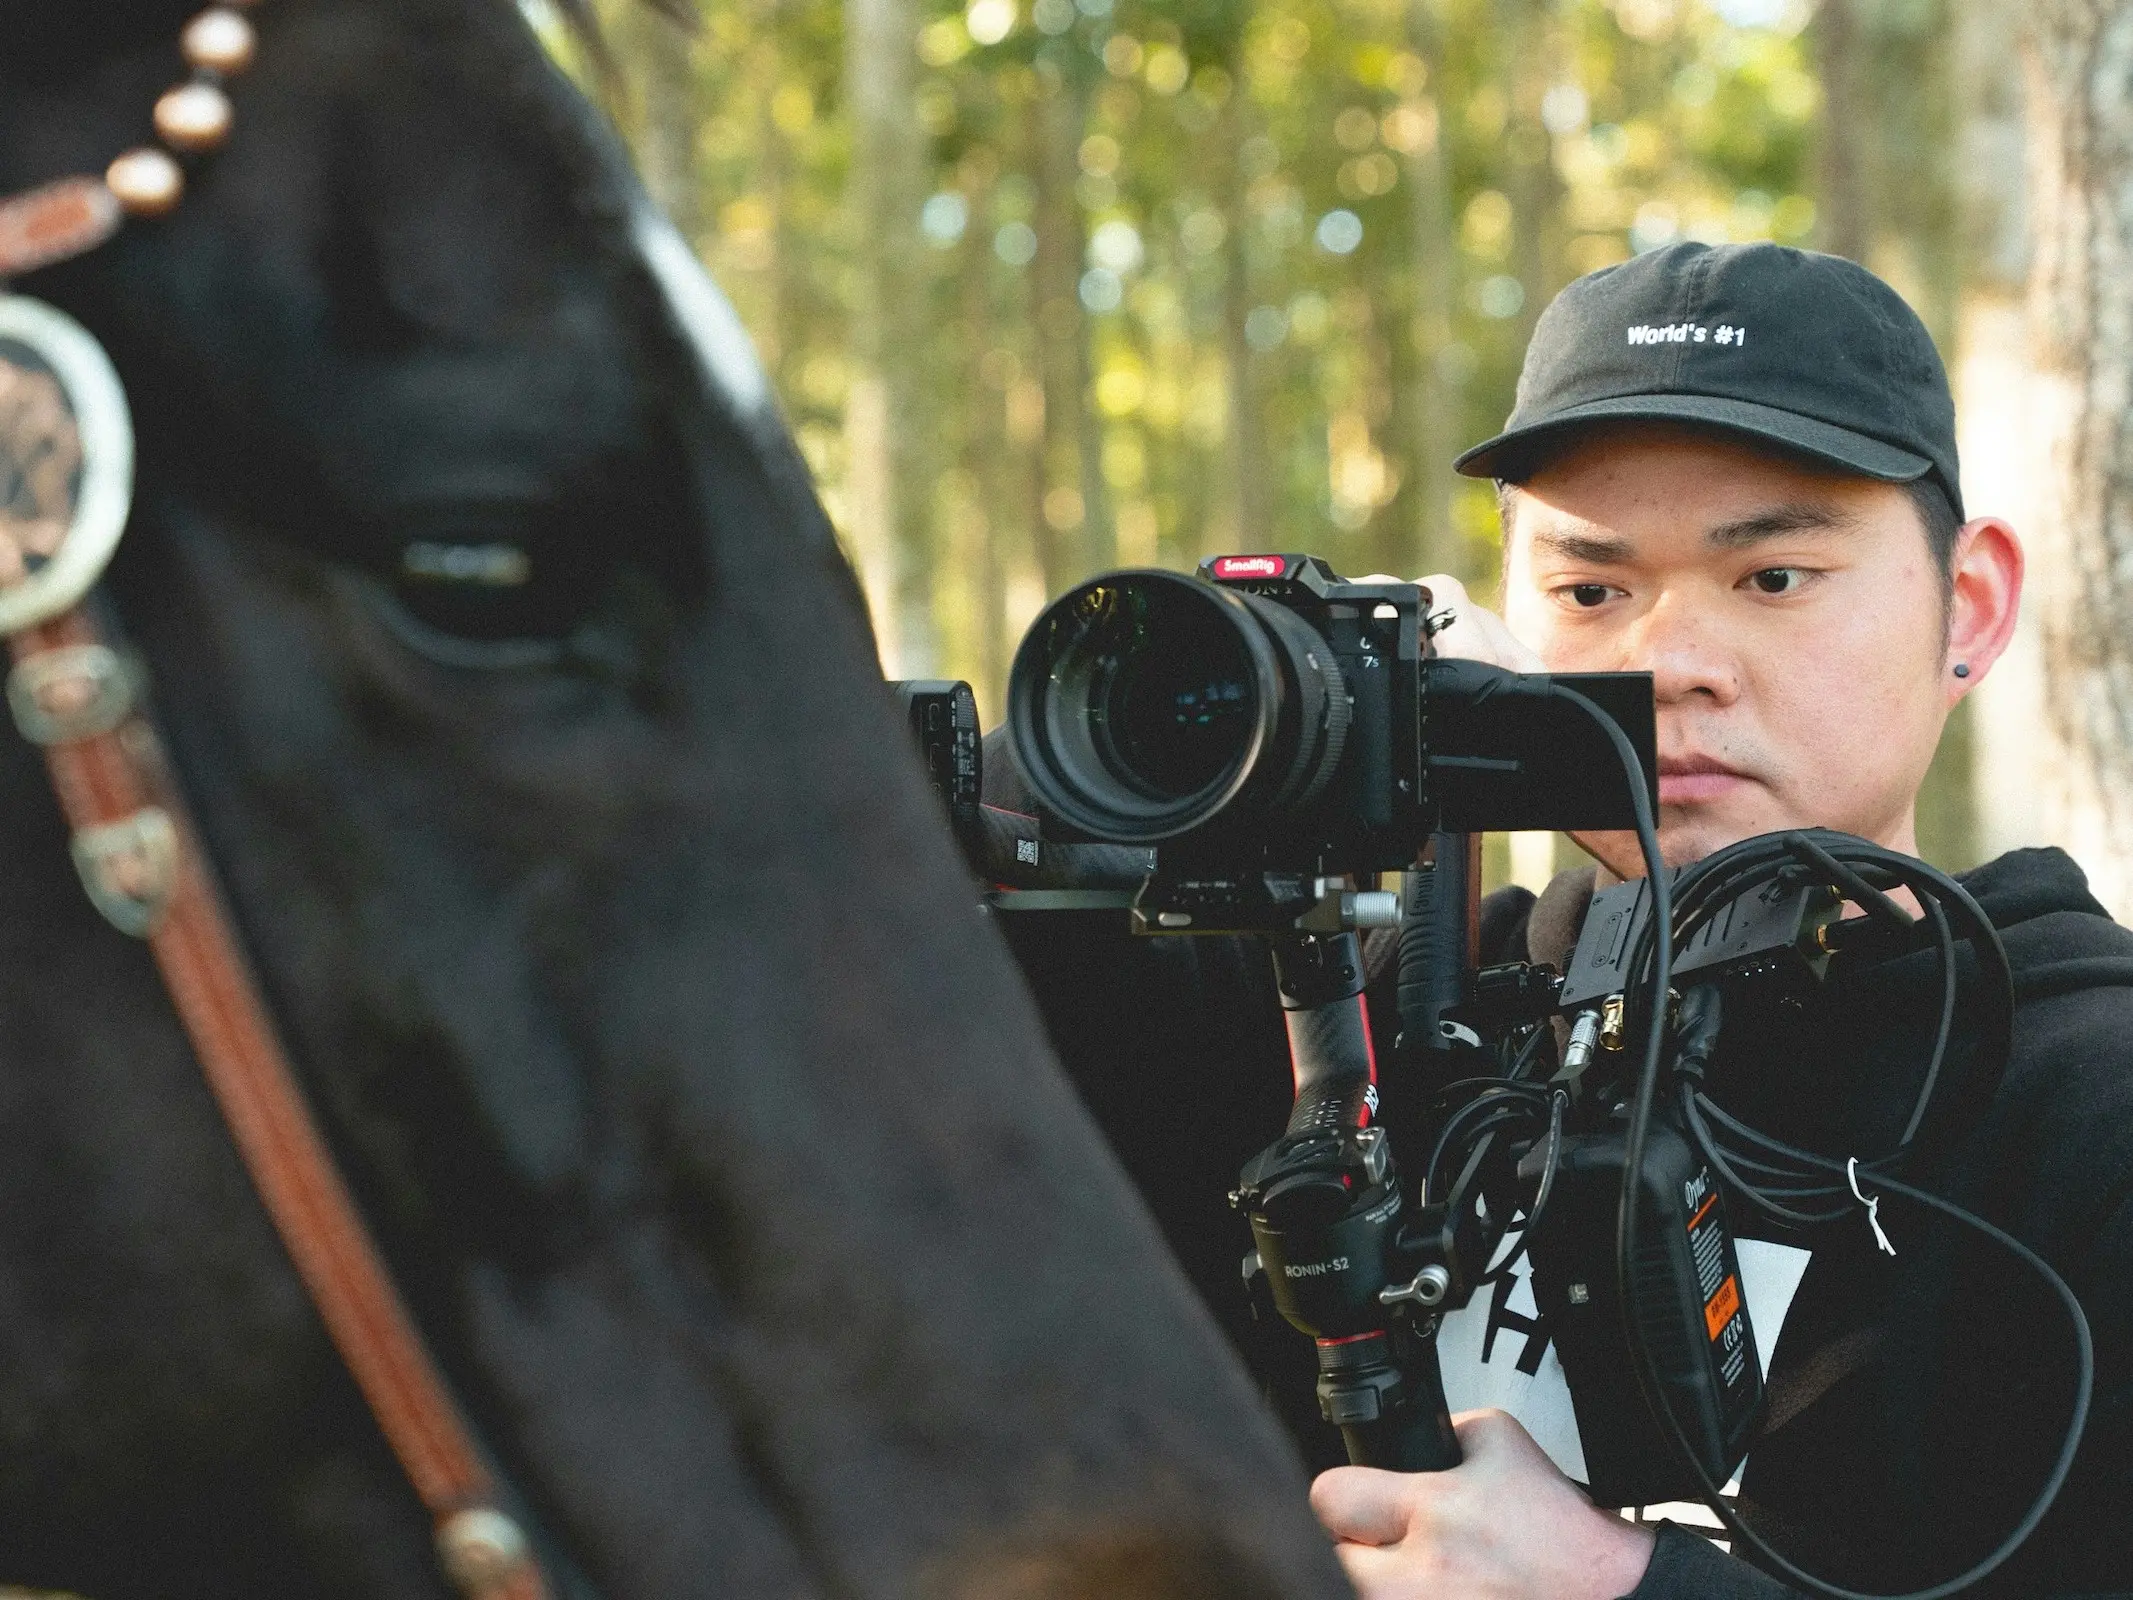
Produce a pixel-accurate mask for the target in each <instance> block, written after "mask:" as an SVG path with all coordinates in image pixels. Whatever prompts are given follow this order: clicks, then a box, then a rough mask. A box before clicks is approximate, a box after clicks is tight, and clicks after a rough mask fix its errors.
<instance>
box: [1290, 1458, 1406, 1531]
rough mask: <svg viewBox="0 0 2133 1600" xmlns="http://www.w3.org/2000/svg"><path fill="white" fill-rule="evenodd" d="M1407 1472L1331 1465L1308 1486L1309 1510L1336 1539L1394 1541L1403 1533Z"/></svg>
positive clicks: (1404, 1527)
mask: <svg viewBox="0 0 2133 1600" xmlns="http://www.w3.org/2000/svg"><path fill="white" fill-rule="evenodd" d="M1407 1483H1408V1475H1406V1474H1404V1473H1397V1472H1380V1471H1379V1470H1378V1469H1377V1468H1375V1467H1335V1468H1334V1469H1333V1470H1332V1471H1330V1472H1321V1473H1320V1474H1319V1475H1318V1479H1317V1481H1316V1482H1314V1483H1313V1484H1312V1485H1311V1509H1312V1511H1314V1512H1315V1513H1317V1516H1318V1520H1319V1524H1320V1526H1322V1527H1323V1528H1324V1529H1325V1530H1326V1532H1328V1533H1330V1534H1332V1535H1333V1537H1334V1538H1336V1539H1345V1540H1348V1541H1350V1542H1352V1543H1355V1544H1398V1543H1399V1542H1400V1540H1401V1539H1402V1538H1404V1537H1405V1536H1406V1533H1407V1519H1408V1503H1407V1493H1408V1490H1407Z"/></svg>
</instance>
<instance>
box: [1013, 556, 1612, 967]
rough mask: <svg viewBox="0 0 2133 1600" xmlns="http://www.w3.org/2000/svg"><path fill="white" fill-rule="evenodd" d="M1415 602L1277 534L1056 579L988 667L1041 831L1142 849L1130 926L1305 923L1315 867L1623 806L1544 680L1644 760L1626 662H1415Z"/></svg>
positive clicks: (1422, 643) (1401, 856) (1604, 821)
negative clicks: (1236, 547) (1254, 549)
mask: <svg viewBox="0 0 2133 1600" xmlns="http://www.w3.org/2000/svg"><path fill="white" fill-rule="evenodd" d="M1431 604H1432V601H1431V596H1430V594H1429V591H1428V590H1427V589H1425V588H1423V587H1421V586H1420V585H1417V584H1411V583H1350V582H1347V581H1345V580H1344V579H1342V578H1341V577H1340V576H1339V575H1338V574H1337V573H1336V572H1334V570H1333V569H1332V568H1331V567H1330V566H1328V565H1327V564H1326V562H1324V561H1323V560H1320V559H1319V558H1317V557H1313V556H1306V555H1290V554H1259V555H1224V556H1214V557H1210V558H1209V559H1208V560H1206V561H1204V562H1202V563H1201V565H1200V568H1199V571H1198V573H1197V574H1196V575H1186V574H1183V573H1176V572H1168V571H1160V570H1152V569H1142V570H1128V571H1122V572H1113V573H1108V574H1106V575H1104V576H1102V577H1099V578H1096V579H1093V580H1091V581H1090V582H1088V583H1085V584H1082V585H1081V586H1080V587H1079V588H1076V589H1074V590H1072V591H1070V592H1069V593H1067V594H1066V595H1064V596H1063V597H1062V598H1060V599H1059V600H1057V601H1056V602H1054V603H1053V604H1052V605H1051V606H1050V607H1049V608H1047V609H1046V610H1045V611H1044V612H1043V613H1042V614H1041V615H1040V616H1039V617H1038V618H1037V620H1036V622H1035V623H1034V624H1032V626H1031V627H1030V630H1029V632H1028V634H1027V635H1026V636H1025V638H1024V639H1023V642H1022V645H1021V647H1020V649H1019V650H1018V651H1017V652H1016V656H1015V661H1014V666H1013V669H1012V672H1011V674H1010V677H1009V680H1008V702H1007V714H1008V726H1009V734H1010V738H1011V739H1012V742H1013V746H1014V751H1015V756H1016V760H1017V762H1018V763H1019V765H1020V767H1021V770H1022V773H1023V776H1024V778H1025V779H1026V781H1027V782H1028V785H1029V788H1030V790H1031V792H1032V793H1033V794H1034V795H1035V797H1036V799H1037V801H1038V803H1039V805H1040V806H1041V807H1042V808H1043V810H1044V812H1045V814H1046V827H1047V834H1048V836H1050V837H1057V838H1060V839H1072V840H1082V841H1101V842H1104V843H1109V844H1119V845H1141V846H1155V847H1158V863H1159V864H1158V867H1157V870H1156V872H1155V874H1154V875H1153V877H1151V879H1150V880H1149V882H1148V884H1147V886H1146V888H1145V889H1144V891H1143V893H1142V895H1141V897H1140V899H1139V900H1138V901H1137V903H1136V907H1135V910H1136V915H1137V918H1138V920H1139V923H1140V925H1141V926H1142V928H1143V931H1151V932H1154V931H1167V932H1192V933H1215V932H1240V931H1278V930H1283V929H1289V928H1297V927H1302V928H1305V929H1306V930H1307V931H1309V930H1311V929H1313V928H1314V927H1315V924H1314V923H1312V922H1308V921H1299V919H1300V918H1310V917H1313V916H1319V917H1321V918H1333V917H1335V916H1336V912H1334V911H1332V910H1328V909H1325V908H1327V907H1328V906H1329V905H1330V904H1331V900H1330V897H1331V896H1332V895H1334V894H1335V893H1337V892H1338V891H1336V890H1334V889H1332V888H1330V887H1329V885H1331V884H1332V883H1333V882H1334V881H1335V880H1338V879H1344V878H1360V877H1362V876H1366V875H1370V874H1376V873H1380V872H1391V871H1400V870H1404V869H1406V868H1408V867H1410V866H1412V865H1413V864H1414V862H1415V860H1416V858H1417V856H1418V855H1419V854H1420V852H1421V850H1422V847H1423V845H1424V844H1425V842H1426V841H1427V840H1428V839H1429V837H1430V835H1431V834H1432V833H1434V832H1438V831H1461V830H1466V829H1479V828H1481V827H1488V828H1492V829H1517V828H1563V829H1572V828H1594V829H1597V828H1621V827H1628V826H1630V825H1631V822H1632V820H1633V816H1632V811H1631V808H1630V805H1629V802H1628V800H1627V798H1626V795H1625V789H1624V784H1623V782H1622V779H1621V776H1620V773H1619V762H1618V760H1617V758H1616V755H1615V753H1614V751H1613V750H1612V749H1611V748H1610V747H1609V745H1608V744H1607V743H1606V736H1605V735H1604V734H1603V733H1602V732H1600V731H1599V730H1598V729H1597V728H1596V727H1595V725H1594V722H1593V719H1592V717H1591V716H1590V715H1589V714H1587V712H1586V711H1584V710H1581V709H1580V708H1579V706H1578V705H1577V704H1575V703H1574V701H1572V700H1571V698H1570V697H1569V696H1566V695H1564V694H1562V693H1559V692H1558V691H1559V690H1570V691H1573V692H1574V694H1575V695H1578V696H1582V697H1583V698H1584V699H1585V700H1587V701H1590V702H1592V703H1594V704H1597V705H1598V706H1599V707H1600V708H1601V709H1602V710H1603V711H1604V712H1605V713H1606V714H1607V715H1609V716H1611V717H1612V718H1613V719H1614V720H1615V721H1616V722H1618V723H1620V724H1622V725H1623V727H1624V728H1625V729H1627V730H1628V732H1629V735H1630V738H1631V740H1632V742H1633V743H1634V744H1636V746H1637V748H1638V751H1639V753H1640V759H1641V760H1642V761H1643V763H1644V766H1645V769H1646V772H1647V775H1649V774H1650V772H1651V771H1652V768H1653V756H1652V700H1651V685H1650V680H1649V678H1648V677H1645V676H1644V675H1641V674H1633V673H1584V674H1569V675H1561V676H1549V675H1545V674H1532V675H1524V674H1516V673H1505V672H1501V671H1498V670H1497V669H1495V668H1491V667H1484V666H1481V665H1479V664H1476V663H1471V662H1460V661H1449V660H1441V659H1436V658H1434V657H1433V654H1432V651H1431V646H1430V637H1431V634H1432V632H1433V630H1434V628H1435V627H1436V626H1438V625H1440V623H1441V621H1442V620H1443V619H1441V618H1439V619H1433V618H1432V615H1431V610H1430V607H1431ZM1345 914H1346V915H1347V916H1348V918H1349V920H1348V921H1346V922H1345V923H1341V922H1339V921H1334V922H1332V923H1331V925H1332V926H1342V925H1345V926H1351V927H1352V926H1357V925H1369V924H1370V919H1371V918H1372V917H1376V918H1379V919H1381V920H1382V921H1383V922H1384V923H1385V924H1387V925H1389V923H1390V921H1393V920H1396V919H1397V914H1398V913H1397V907H1396V906H1392V907H1384V906H1373V907H1372V908H1370V909H1369V910H1366V911H1365V912H1364V919H1365V920H1364V922H1363V923H1361V924H1358V923H1357V922H1356V921H1355V920H1354V917H1355V914H1356V907H1354V906H1353V905H1350V906H1349V908H1348V910H1347V912H1346V913H1345Z"/></svg>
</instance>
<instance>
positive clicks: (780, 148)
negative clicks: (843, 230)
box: [749, 0, 793, 374]
mask: <svg viewBox="0 0 2133 1600" xmlns="http://www.w3.org/2000/svg"><path fill="white" fill-rule="evenodd" d="M779 9H780V8H779V0H761V5H760V8H759V10H758V12H757V21H756V26H757V27H758V28H759V29H760V30H761V37H760V38H758V39H757V41H756V44H755V48H754V49H753V50H752V51H750V52H749V54H750V58H751V60H750V67H751V70H750V74H749V75H750V77H751V79H752V80H753V84H754V90H755V102H756V113H755V150H756V185H757V187H758V189H760V191H761V192H762V196H763V200H764V203H765V204H766V205H768V206H769V207H770V229H769V251H770V259H769V261H768V263H767V264H766V265H765V268H764V272H763V281H764V288H765V290H766V293H765V294H764V295H763V297H762V300H761V305H762V307H763V310H762V311H761V312H759V313H758V316H757V321H756V324H755V325H754V326H753V327H752V328H751V329H750V331H751V332H752V333H753V334H754V335H755V342H756V346H757V348H758V349H759V351H760V352H761V354H762V357H763V362H764V365H765V366H767V367H768V368H769V369H770V370H771V371H772V372H773V373H779V374H782V373H783V371H784V368H785V358H786V357H787V356H788V355H789V354H790V353H791V351H790V349H789V348H788V345H787V338H788V330H789V329H790V328H791V326H792V313H791V299H792V289H791V282H790V280H791V276H792V271H793V268H792V252H791V251H790V250H789V249H788V248H787V243H788V235H789V233H790V230H791V224H790V219H789V194H788V191H789V190H790V189H791V187H792V153H791V151H790V150H789V149H788V148H787V146H786V139H785V132H784V130H783V129H782V128H780V127H779V126H778V119H777V112H776V110H775V107H776V104H777V94H778V80H779V78H780V77H781V76H782V68H783V61H782V54H783V52H782V50H781V49H780V45H779V24H780V20H781V19H780V17H779V15H778V13H779Z"/></svg>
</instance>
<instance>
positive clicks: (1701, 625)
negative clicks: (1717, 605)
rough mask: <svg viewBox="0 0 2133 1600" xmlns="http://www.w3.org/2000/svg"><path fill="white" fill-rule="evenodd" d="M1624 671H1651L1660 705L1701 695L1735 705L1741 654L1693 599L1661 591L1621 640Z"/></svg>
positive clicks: (1712, 701)
mask: <svg viewBox="0 0 2133 1600" xmlns="http://www.w3.org/2000/svg"><path fill="white" fill-rule="evenodd" d="M1623 647H1624V659H1623V661H1622V664H1621V670H1622V671H1624V672H1649V673H1650V674H1651V675H1652V694H1653V696H1654V698H1656V699H1657V700H1658V702H1659V704H1661V705H1673V704H1679V703H1680V702H1682V701H1684V700H1689V699H1693V698H1698V697H1700V698H1702V699H1705V700H1707V701H1709V702H1711V703H1712V704H1714V705H1722V706H1723V705H1731V704H1732V703H1733V702H1734V701H1735V700H1737V699H1739V698H1740V690H1741V673H1740V664H1739V657H1738V655H1737V654H1736V653H1735V651H1734V649H1733V648H1732V647H1731V646H1730V645H1729V644H1728V643H1727V642H1726V640H1725V639H1724V637H1723V636H1722V634H1721V631H1720V630H1719V629H1717V628H1714V627H1712V626H1710V624H1709V622H1708V620H1707V619H1706V618H1704V617H1703V616H1702V615H1701V608H1700V607H1698V606H1697V605H1696V604H1695V603H1694V601H1693V598H1692V597H1690V596H1687V595H1683V594H1681V593H1679V592H1678V591H1675V590H1667V591H1665V592H1663V593H1662V594H1661V595H1660V596H1659V597H1658V599H1657V600H1656V601H1654V602H1653V604H1652V605H1651V606H1650V607H1648V608H1647V609H1646V611H1645V612H1644V614H1643V615H1642V616H1641V617H1639V618H1638V619H1637V621H1636V624H1635V625H1634V626H1633V627H1632V628H1631V629H1630V630H1629V632H1628V634H1627V636H1626V637H1625V638H1624V640H1623Z"/></svg>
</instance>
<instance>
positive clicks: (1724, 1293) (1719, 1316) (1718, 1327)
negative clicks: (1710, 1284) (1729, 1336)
mask: <svg viewBox="0 0 2133 1600" xmlns="http://www.w3.org/2000/svg"><path fill="white" fill-rule="evenodd" d="M1739 1310H1740V1282H1739V1280H1738V1279H1736V1278H1734V1277H1733V1276H1731V1275H1730V1274H1728V1276H1727V1278H1726V1281H1725V1282H1724V1283H1722V1284H1720V1285H1719V1286H1718V1293H1716V1294H1714V1295H1713V1296H1711V1300H1710V1303H1709V1304H1708V1305H1706V1306H1705V1307H1704V1308H1703V1325H1704V1326H1705V1327H1706V1328H1708V1329H1710V1330H1711V1340H1712V1342H1713V1343H1714V1344H1715V1343H1716V1342H1717V1340H1718V1336H1719V1335H1720V1334H1721V1333H1724V1332H1725V1331H1726V1324H1727V1323H1729V1322H1731V1321H1732V1320H1733V1318H1734V1315H1735V1314H1736V1313H1737V1312H1738V1311H1739Z"/></svg>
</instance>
